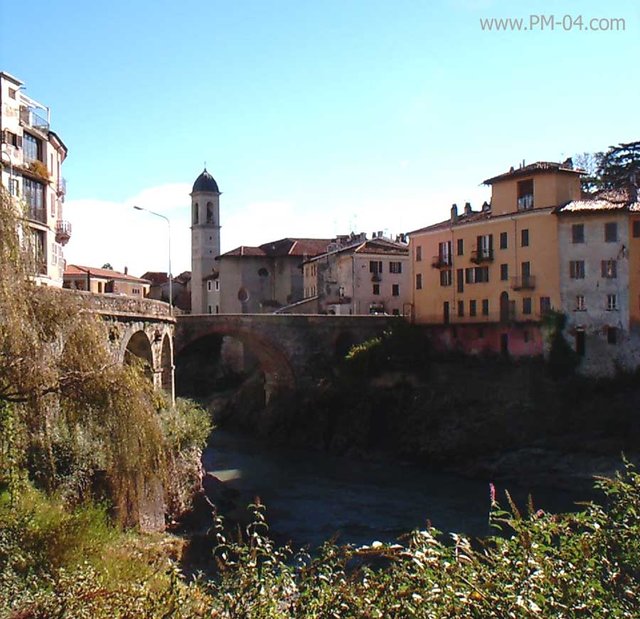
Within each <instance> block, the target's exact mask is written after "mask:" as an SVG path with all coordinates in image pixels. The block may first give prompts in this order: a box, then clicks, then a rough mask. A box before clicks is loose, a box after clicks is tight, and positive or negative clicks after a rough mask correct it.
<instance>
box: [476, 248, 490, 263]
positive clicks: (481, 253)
mask: <svg viewBox="0 0 640 619" xmlns="http://www.w3.org/2000/svg"><path fill="white" fill-rule="evenodd" d="M471 262H473V263H474V264H482V263H483V262H493V249H487V248H480V249H474V250H472V251H471Z"/></svg>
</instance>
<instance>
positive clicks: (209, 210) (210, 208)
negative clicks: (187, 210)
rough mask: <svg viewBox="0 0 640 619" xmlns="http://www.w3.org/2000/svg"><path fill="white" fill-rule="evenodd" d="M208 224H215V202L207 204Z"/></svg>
mask: <svg viewBox="0 0 640 619" xmlns="http://www.w3.org/2000/svg"><path fill="white" fill-rule="evenodd" d="M207 223H208V224H212V223H213V202H207Z"/></svg>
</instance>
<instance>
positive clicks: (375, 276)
mask: <svg viewBox="0 0 640 619" xmlns="http://www.w3.org/2000/svg"><path fill="white" fill-rule="evenodd" d="M371 281H372V282H381V281H382V274H381V273H378V272H377V271H376V272H375V273H373V275H372V276H371Z"/></svg>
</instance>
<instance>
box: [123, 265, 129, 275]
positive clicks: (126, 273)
mask: <svg viewBox="0 0 640 619" xmlns="http://www.w3.org/2000/svg"><path fill="white" fill-rule="evenodd" d="M124 274H125V275H129V267H124Z"/></svg>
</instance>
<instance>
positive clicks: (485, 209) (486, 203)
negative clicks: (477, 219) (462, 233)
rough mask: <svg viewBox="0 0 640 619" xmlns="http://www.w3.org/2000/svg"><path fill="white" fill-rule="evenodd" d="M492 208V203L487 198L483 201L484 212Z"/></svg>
mask: <svg viewBox="0 0 640 619" xmlns="http://www.w3.org/2000/svg"><path fill="white" fill-rule="evenodd" d="M490 210H491V204H489V203H488V202H487V201H486V200H485V201H484V202H483V203H482V212H483V213H486V212H487V211H490Z"/></svg>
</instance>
